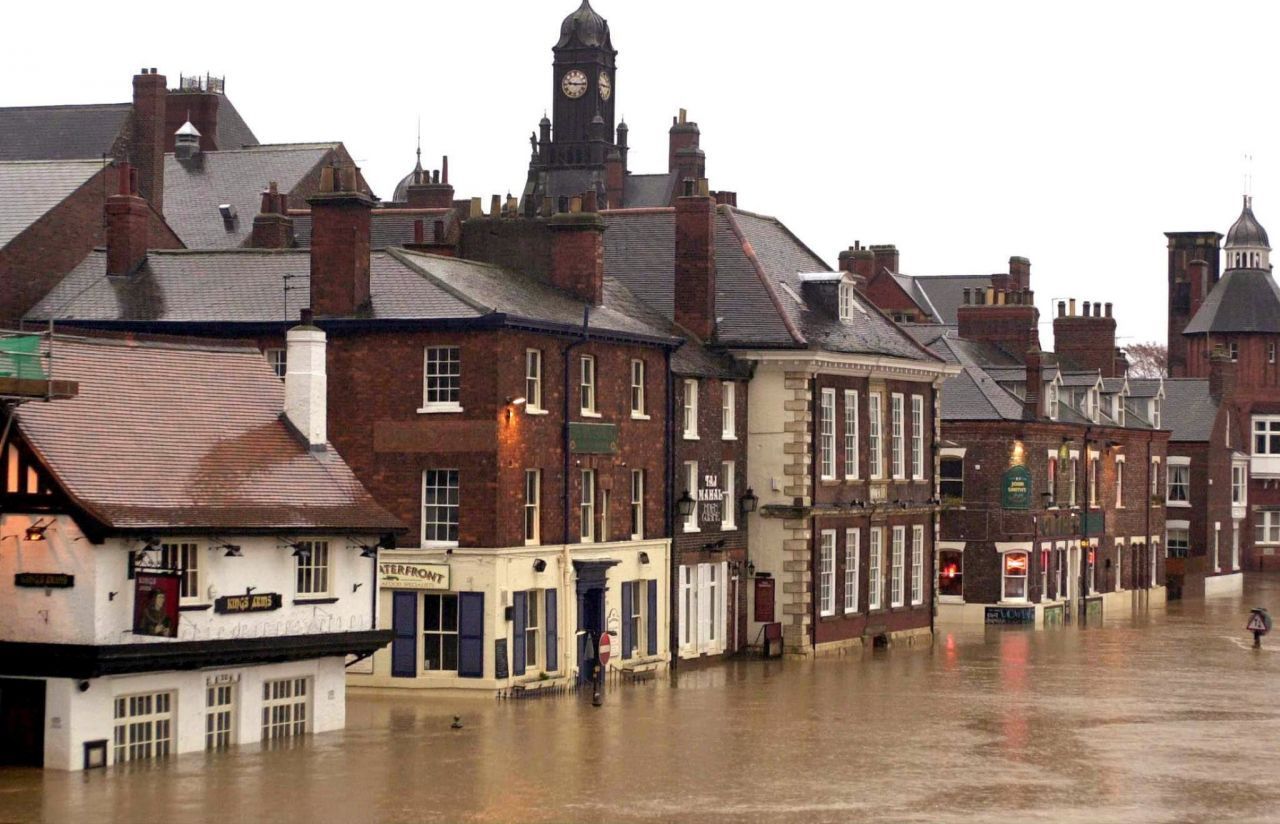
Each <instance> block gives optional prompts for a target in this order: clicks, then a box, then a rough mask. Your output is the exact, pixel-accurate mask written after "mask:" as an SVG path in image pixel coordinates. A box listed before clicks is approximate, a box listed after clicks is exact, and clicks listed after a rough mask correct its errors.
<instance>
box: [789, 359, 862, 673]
mask: <svg viewBox="0 0 1280 824" xmlns="http://www.w3.org/2000/svg"><path fill="white" fill-rule="evenodd" d="M784 379H785V378H784ZM821 404H822V398H821V397H819V392H818V376H817V375H816V374H815V375H814V376H813V377H811V378H809V454H810V455H812V456H813V459H812V460H810V461H809V613H810V618H809V646H810V647H811V648H812V649H813V650H814V651H815V652H816V651H817V649H818V621H819V619H820V618H821V615H820V612H821V610H820V609H819V604H818V598H817V595H818V575H819V570H818V553H817V551H816V550H817V548H818V545H819V542H821V541H822V534H821V533H820V532H819V530H818V529H817V526H818V517H817V516H816V515H815V514H814V512H813V510H814V508H815V507H816V506H817V503H818V485H819V483H818V478H819V476H821V474H822V466H821V464H822V460H821V456H820V455H819V454H818V425H819V421H818V407H819V406H820V405H821ZM832 425H833V426H834V425H835V421H832ZM833 457H834V456H833ZM867 488H868V489H870V487H867ZM873 511H874V510H873ZM832 560H833V561H834V558H833V559H832ZM831 585H832V586H833V587H834V586H835V581H834V580H832V582H831ZM832 597H834V591H833V596H832ZM782 646H783V649H784V650H785V649H786V644H785V643H784V644H783V645H782Z"/></svg>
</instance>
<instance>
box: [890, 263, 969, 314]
mask: <svg viewBox="0 0 1280 824" xmlns="http://www.w3.org/2000/svg"><path fill="white" fill-rule="evenodd" d="M889 276H890V277H892V278H893V280H894V282H895V283H897V284H898V288H899V289H901V290H902V291H903V292H905V293H906V295H907V297H909V298H911V299H912V300H913V301H915V304H916V305H917V306H919V307H920V308H921V309H922V310H923V311H925V312H927V313H928V314H929V315H930V316H931V317H932V318H934V319H935V320H937V321H938V322H939V323H941V322H942V320H941V316H940V313H939V312H938V309H937V307H936V306H934V305H933V301H931V300H930V299H929V295H928V294H927V293H926V292H925V291H924V289H923V288H922V287H921V286H920V282H919V281H918V280H917V279H916V278H913V277H911V276H910V275H902V274H898V273H897V272H890V273H889ZM952 322H953V323H954V322H955V321H954V319H953V320H952Z"/></svg>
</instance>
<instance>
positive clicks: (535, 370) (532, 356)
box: [524, 349, 545, 412]
mask: <svg viewBox="0 0 1280 824" xmlns="http://www.w3.org/2000/svg"><path fill="white" fill-rule="evenodd" d="M524 409H525V412H543V411H545V410H544V409H543V408H542V350H541V349H526V350H524Z"/></svg>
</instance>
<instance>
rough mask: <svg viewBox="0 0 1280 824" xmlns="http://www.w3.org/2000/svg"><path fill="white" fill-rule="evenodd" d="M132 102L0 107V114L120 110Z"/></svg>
mask: <svg viewBox="0 0 1280 824" xmlns="http://www.w3.org/2000/svg"><path fill="white" fill-rule="evenodd" d="M132 105H133V103H132V102H124V103H51V104H43V105H41V104H36V105H31V106H0V112H13V111H25V110H29V109H119V108H127V107H130V106H132Z"/></svg>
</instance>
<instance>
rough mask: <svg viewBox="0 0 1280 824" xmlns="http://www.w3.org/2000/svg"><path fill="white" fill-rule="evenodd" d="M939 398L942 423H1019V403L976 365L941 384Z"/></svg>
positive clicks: (1020, 406)
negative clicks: (944, 421)
mask: <svg viewBox="0 0 1280 824" xmlns="http://www.w3.org/2000/svg"><path fill="white" fill-rule="evenodd" d="M941 397H942V405H941V410H942V419H943V420H947V421H993V420H994V421H1020V420H1022V401H1020V400H1018V399H1017V398H1016V397H1014V396H1013V395H1012V394H1011V393H1010V392H1009V391H1008V390H1006V389H1004V388H1003V387H1001V386H1000V384H998V383H996V382H995V381H994V380H992V379H991V377H990V376H989V375H987V374H986V373H985V372H984V371H983V370H982V369H981V368H979V367H976V366H966V367H964V368H963V369H962V370H961V372H960V374H958V375H952V376H950V377H948V378H947V379H946V380H945V381H943V383H942V393H941Z"/></svg>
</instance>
